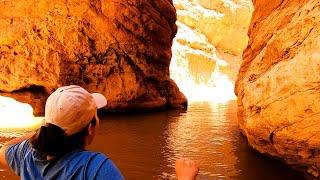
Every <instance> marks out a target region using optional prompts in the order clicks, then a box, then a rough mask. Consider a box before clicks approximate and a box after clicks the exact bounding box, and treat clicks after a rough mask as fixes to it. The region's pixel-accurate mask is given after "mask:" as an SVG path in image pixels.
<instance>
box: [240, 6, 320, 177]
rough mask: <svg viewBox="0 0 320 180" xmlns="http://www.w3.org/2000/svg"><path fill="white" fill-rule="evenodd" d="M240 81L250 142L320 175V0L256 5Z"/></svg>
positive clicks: (244, 126)
mask: <svg viewBox="0 0 320 180" xmlns="http://www.w3.org/2000/svg"><path fill="white" fill-rule="evenodd" d="M254 7H255V11H254V13H253V17H252V21H251V25H250V28H249V38H250V40H249V45H248V47H247V48H246V50H245V51H244V54H243V62H242V65H241V69H240V72H239V76H238V80H237V83H236V89H235V91H236V94H237V96H238V119H239V124H240V128H241V129H242V131H243V134H244V135H245V136H246V137H247V138H248V141H249V144H250V145H251V146H252V147H253V148H254V149H256V150H258V151H259V152H261V153H264V154H267V155H271V156H274V157H277V158H280V159H282V160H284V161H285V162H286V163H287V164H289V165H291V166H292V167H295V168H297V169H299V170H302V171H303V172H306V173H309V174H312V175H313V176H315V177H318V178H319V177H320V176H319V173H320V93H319V90H320V83H319V82H320V76H319V74H320V61H319V59H320V53H319V47H320V38H319V37H320V28H319V27H320V1H318V0H308V1H306V0H290V1H280V0H275V1H272V3H270V1H266V0H261V1H257V0H256V1H254Z"/></svg>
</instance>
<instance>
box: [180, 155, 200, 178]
mask: <svg viewBox="0 0 320 180" xmlns="http://www.w3.org/2000/svg"><path fill="white" fill-rule="evenodd" d="M198 172H199V168H198V166H197V165H196V163H195V162H194V161H192V160H190V159H188V158H185V157H182V158H180V159H178V160H177V161H176V174H177V178H178V180H195V179H196V177H197V175H198Z"/></svg>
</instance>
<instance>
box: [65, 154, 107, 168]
mask: <svg viewBox="0 0 320 180" xmlns="http://www.w3.org/2000/svg"><path fill="white" fill-rule="evenodd" d="M66 158H68V159H70V163H73V162H76V163H77V164H83V165H85V166H90V165H95V164H100V163H103V162H105V161H108V160H109V158H108V157H107V156H106V155H105V154H103V153H100V152H94V151H75V152H72V153H71V154H69V155H67V157H66Z"/></svg>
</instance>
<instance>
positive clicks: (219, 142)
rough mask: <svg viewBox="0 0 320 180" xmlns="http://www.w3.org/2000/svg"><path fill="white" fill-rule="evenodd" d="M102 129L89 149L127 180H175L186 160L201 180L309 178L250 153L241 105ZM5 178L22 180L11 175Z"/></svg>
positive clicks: (106, 120)
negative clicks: (240, 122) (180, 162)
mask: <svg viewBox="0 0 320 180" xmlns="http://www.w3.org/2000/svg"><path fill="white" fill-rule="evenodd" d="M100 125H101V127H100V131H99V133H98V134H97V136H96V139H95V140H94V142H93V144H92V145H91V146H90V147H89V148H90V149H91V150H94V151H100V152H103V153H105V154H107V155H108V156H109V157H110V158H111V159H112V160H113V161H114V162H115V163H116V164H117V166H118V167H119V168H120V169H121V171H122V172H123V174H124V176H125V177H126V178H127V179H174V178H175V173H174V162H175V160H176V159H177V158H178V157H180V156H181V155H186V156H188V157H191V158H192V159H194V160H196V161H197V163H198V165H199V166H200V174H199V176H198V179H290V180H291V179H301V178H303V177H302V176H301V175H300V174H298V173H296V172H294V171H292V170H291V169H289V168H287V167H286V166H284V165H283V164H281V163H279V162H278V161H273V160H270V159H268V158H265V157H263V156H261V155H259V154H258V153H256V152H254V151H252V150H251V149H250V148H248V145H247V143H246V140H245V138H244V137H242V136H241V134H240V131H239V129H238V126H237V119H236V102H229V103H225V104H216V103H209V102H208V103H206V102H202V103H191V104H190V105H189V109H188V110H187V111H186V112H180V111H164V112H154V113H144V114H122V115H104V116H103V117H102V118H101V124H100ZM6 140H7V139H0V142H4V141H6ZM0 177H6V178H7V179H12V178H16V177H15V176H13V175H12V174H11V173H9V172H8V171H4V172H3V171H1V172H0Z"/></svg>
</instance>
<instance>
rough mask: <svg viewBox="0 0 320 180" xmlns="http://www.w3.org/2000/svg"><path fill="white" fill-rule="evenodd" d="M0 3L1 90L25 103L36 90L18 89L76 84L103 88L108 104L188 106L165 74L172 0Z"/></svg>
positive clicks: (48, 90)
mask: <svg viewBox="0 0 320 180" xmlns="http://www.w3.org/2000/svg"><path fill="white" fill-rule="evenodd" d="M0 7H1V9H2V10H1V12H0V30H1V31H0V91H2V92H15V93H16V94H18V99H19V97H20V99H22V100H23V101H25V102H29V101H30V102H31V101H34V100H33V99H32V97H36V98H39V95H38V94H36V95H34V96H32V95H27V96H23V94H24V93H26V92H29V88H31V89H32V90H31V91H32V92H33V91H34V90H36V89H40V90H41V91H44V92H45V93H44V94H48V93H51V92H52V91H53V90H54V89H56V88H57V87H59V86H63V85H69V84H78V85H81V86H83V87H85V88H87V89H88V90H89V91H92V92H100V93H103V94H104V95H105V96H106V97H107V98H108V102H109V103H108V106H107V108H108V109H116V110H119V109H120V110H122V109H132V108H134V109H135V108H143V109H145V108H158V107H165V106H174V107H177V106H185V105H186V98H185V97H184V95H183V94H182V93H181V92H180V91H179V89H178V87H177V86H176V84H175V83H174V82H173V81H172V80H171V79H170V77H169V64H170V59H171V46H172V39H173V38H174V36H175V34H176V31H177V27H176V25H175V21H176V13H175V8H174V7H173V4H172V1H171V0H154V1H148V0H133V1H124V0H83V1H78V0H67V1H65V0H57V1H47V0H39V1H34V0H16V1H9V0H4V1H1V2H0ZM21 93H22V95H21ZM5 95H9V96H10V94H8V93H6V94H5ZM11 95H12V94H11ZM28 97H30V98H28ZM40 99H41V98H40ZM44 99H45V98H44ZM40 101H41V102H42V104H43V103H44V100H40ZM34 104H37V107H36V108H39V106H40V107H41V108H42V105H40V104H41V103H39V102H37V103H34ZM41 108H40V109H41ZM37 112H39V113H41V110H39V109H38V110H37Z"/></svg>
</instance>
